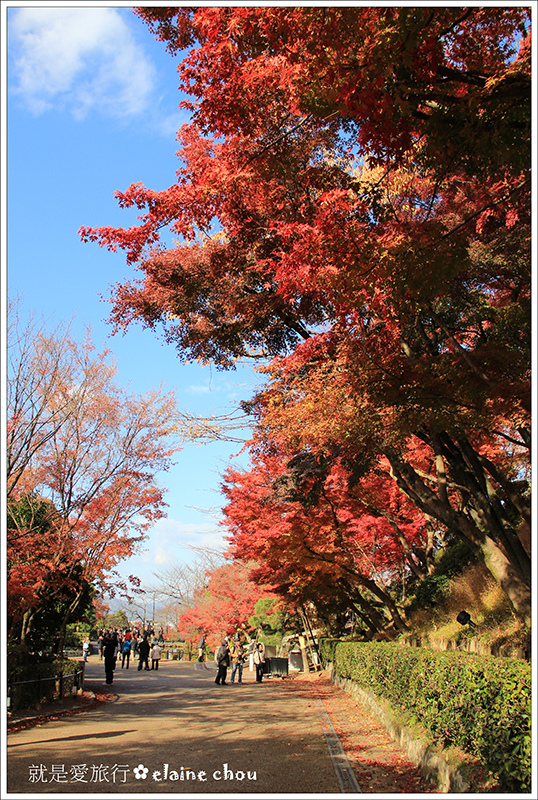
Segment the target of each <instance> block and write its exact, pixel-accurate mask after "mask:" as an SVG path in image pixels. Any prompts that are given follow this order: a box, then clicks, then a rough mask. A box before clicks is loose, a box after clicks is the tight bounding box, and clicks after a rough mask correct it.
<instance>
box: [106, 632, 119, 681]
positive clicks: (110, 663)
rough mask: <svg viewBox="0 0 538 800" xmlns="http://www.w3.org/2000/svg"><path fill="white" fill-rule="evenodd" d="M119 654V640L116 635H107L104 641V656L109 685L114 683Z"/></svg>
mask: <svg viewBox="0 0 538 800" xmlns="http://www.w3.org/2000/svg"><path fill="white" fill-rule="evenodd" d="M117 652H118V640H117V638H116V635H115V634H113V633H108V634H106V635H105V637H104V639H103V656H104V659H105V680H106V682H107V683H112V682H113V680H114V670H115V668H116V654H117Z"/></svg>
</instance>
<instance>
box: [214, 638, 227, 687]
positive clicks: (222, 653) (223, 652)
mask: <svg viewBox="0 0 538 800" xmlns="http://www.w3.org/2000/svg"><path fill="white" fill-rule="evenodd" d="M215 661H216V662H217V666H218V668H219V671H218V672H217V677H216V678H215V683H216V684H220V685H221V686H227V685H228V684H227V683H226V673H227V671H228V667H229V666H230V648H229V647H228V642H227V641H226V639H225V640H224V641H223V643H222V644H221V645H220V647H217V652H216V653H215Z"/></svg>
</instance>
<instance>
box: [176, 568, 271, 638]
mask: <svg viewBox="0 0 538 800" xmlns="http://www.w3.org/2000/svg"><path fill="white" fill-rule="evenodd" d="M251 571H252V565H251V564H245V563H241V561H234V562H228V563H225V564H222V565H221V566H219V567H216V568H215V569H214V570H212V571H208V572H207V573H206V583H205V586H204V587H200V588H199V589H198V590H197V591H196V593H195V597H194V600H193V603H192V605H191V607H190V608H188V609H187V610H186V611H184V612H183V613H182V614H181V616H180V617H179V620H178V632H179V634H180V635H182V636H185V638H187V639H196V638H198V637H199V635H200V633H201V632H204V633H205V634H206V639H207V642H208V644H209V645H210V646H211V647H214V648H215V647H218V645H219V644H220V643H221V641H222V639H223V637H224V636H225V635H226V634H229V635H231V634H234V633H235V632H236V631H237V630H238V629H239V628H248V627H249V626H248V620H249V618H250V617H251V616H252V615H253V614H254V608H255V606H256V602H257V600H259V599H260V598H262V597H274V595H272V594H271V593H270V592H268V591H266V590H264V588H263V587H261V586H259V585H257V584H256V583H254V582H253V581H251V580H250V573H251Z"/></svg>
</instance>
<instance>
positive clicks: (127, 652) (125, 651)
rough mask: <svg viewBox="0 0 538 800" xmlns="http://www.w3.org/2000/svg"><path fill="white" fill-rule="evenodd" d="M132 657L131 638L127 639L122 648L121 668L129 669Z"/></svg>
mask: <svg viewBox="0 0 538 800" xmlns="http://www.w3.org/2000/svg"><path fill="white" fill-rule="evenodd" d="M130 658H131V640H130V639H125V641H124V642H123V645H122V648H121V668H122V669H123V667H124V666H125V669H129V659H130Z"/></svg>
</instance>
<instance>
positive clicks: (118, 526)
mask: <svg viewBox="0 0 538 800" xmlns="http://www.w3.org/2000/svg"><path fill="white" fill-rule="evenodd" d="M17 330H18V328H17V326H15V328H14V329H13V330H12V331H11V333H12V338H11V341H10V348H9V355H10V362H9V370H8V409H7V422H8V458H7V462H8V470H7V472H8V480H7V485H8V503H9V527H8V531H7V554H8V564H9V570H8V594H9V596H10V597H11V599H12V601H13V609H12V615H13V619H14V620H16V621H17V625H18V628H17V630H18V636H19V638H20V641H21V642H22V643H23V644H24V643H25V642H26V640H27V638H28V635H29V633H30V631H31V629H32V626H33V625H34V624H35V623H36V621H37V619H38V616H39V613H40V612H41V610H42V608H43V604H44V603H45V602H46V603H50V602H52V601H53V600H54V598H55V597H56V596H58V597H59V596H61V595H62V596H64V595H65V593H66V591H67V592H68V593H69V596H70V599H69V603H68V604H67V605H66V607H65V613H64V615H63V619H62V622H61V625H60V629H59V631H58V633H59V635H60V638H61V637H62V636H63V635H64V634H65V628H66V625H67V623H68V621H69V619H70V617H72V616H73V615H75V614H76V613H77V611H78V609H79V608H80V607H81V604H83V603H85V602H86V599H87V592H88V587H89V586H98V587H99V588H100V589H101V590H105V589H108V591H109V592H114V591H115V589H114V587H116V589H117V588H120V589H122V590H127V587H126V586H125V585H124V584H123V582H122V581H120V580H119V578H118V576H117V574H116V572H115V567H116V566H117V564H118V563H119V562H120V561H121V560H122V559H124V558H126V557H128V556H130V555H132V554H133V552H134V551H135V550H136V548H137V547H138V546H139V544H140V542H141V541H142V540H143V539H144V538H145V534H146V531H147V530H148V528H149V527H150V526H151V525H152V524H153V523H154V522H155V520H157V519H159V518H160V517H162V516H163V515H164V506H165V503H164V496H163V489H162V488H161V487H160V486H159V485H158V483H157V481H156V474H157V473H158V472H161V471H163V470H166V469H167V468H168V467H169V466H170V464H171V460H172V457H173V454H174V453H175V452H176V451H177V450H178V449H179V443H178V440H177V438H176V436H175V423H174V420H175V413H176V412H175V400H174V398H173V396H172V395H164V394H162V393H160V392H157V391H153V392H149V393H147V394H146V395H143V396H140V397H138V396H135V395H129V394H128V393H127V392H125V391H124V390H122V389H120V388H119V387H118V386H117V385H115V383H114V374H115V368H114V367H113V365H111V364H110V363H109V360H108V356H107V354H106V353H104V354H100V355H95V354H94V353H93V345H92V343H91V341H90V339H89V337H86V339H85V340H84V342H83V343H82V344H78V343H77V342H75V341H74V340H73V338H72V337H71V336H70V335H69V333H68V331H67V330H64V331H63V332H62V335H61V336H58V335H57V332H55V333H54V334H51V335H48V334H47V332H46V330H44V329H41V330H40V331H39V332H38V334H36V332H35V330H32V329H29V328H26V329H23V330H22V331H20V335H15V331H17ZM30 331H32V335H31V336H30ZM51 363H53V364H55V365H61V368H60V367H58V368H57V369H55V370H54V371H52V370H51V369H50V364H51ZM64 367H65V369H64ZM40 378H41V379H40ZM133 584H136V579H133ZM15 627H16V626H15Z"/></svg>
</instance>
